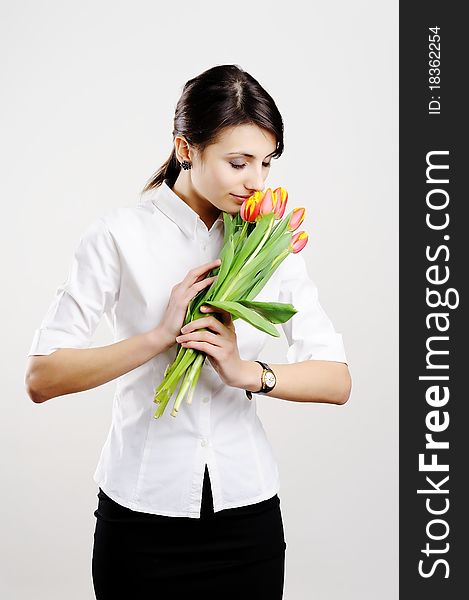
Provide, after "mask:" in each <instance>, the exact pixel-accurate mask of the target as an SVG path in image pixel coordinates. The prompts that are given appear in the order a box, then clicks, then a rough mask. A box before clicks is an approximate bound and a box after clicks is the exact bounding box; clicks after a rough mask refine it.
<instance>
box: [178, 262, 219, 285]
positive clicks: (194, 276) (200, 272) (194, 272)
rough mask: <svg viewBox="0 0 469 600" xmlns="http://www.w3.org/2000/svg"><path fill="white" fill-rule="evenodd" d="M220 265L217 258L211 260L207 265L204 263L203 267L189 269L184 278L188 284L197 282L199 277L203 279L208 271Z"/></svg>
mask: <svg viewBox="0 0 469 600" xmlns="http://www.w3.org/2000/svg"><path fill="white" fill-rule="evenodd" d="M220 265H221V260H220V259H219V258H217V259H216V260H211V261H210V262H209V263H205V264H204V265H201V266H199V267H195V268H194V269H191V270H190V271H189V273H188V274H187V276H186V278H187V279H188V280H189V282H190V283H193V282H194V281H197V280H198V279H199V278H200V277H205V275H206V273H207V271H210V270H211V269H216V268H217V267H219V266H220Z"/></svg>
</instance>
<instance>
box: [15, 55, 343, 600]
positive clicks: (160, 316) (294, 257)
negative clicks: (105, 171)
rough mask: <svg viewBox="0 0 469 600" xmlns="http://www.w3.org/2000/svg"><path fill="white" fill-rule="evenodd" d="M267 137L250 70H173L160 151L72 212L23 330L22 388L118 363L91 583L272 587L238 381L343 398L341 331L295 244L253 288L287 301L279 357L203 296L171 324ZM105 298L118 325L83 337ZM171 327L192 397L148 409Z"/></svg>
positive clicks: (270, 122)
mask: <svg viewBox="0 0 469 600" xmlns="http://www.w3.org/2000/svg"><path fill="white" fill-rule="evenodd" d="M282 152H283V122H282V118H281V115H280V113H279V111H278V109H277V107H276V105H275V103H274V101H273V99H272V98H271V96H270V95H269V94H268V93H267V92H266V91H265V90H264V89H263V88H262V87H261V85H260V84H259V83H258V82H257V81H256V80H255V79H254V78H253V77H252V76H251V75H249V74H248V73H246V72H245V71H243V70H242V69H240V68H239V67H238V66H236V65H221V66H216V67H213V68H211V69H209V70H207V71H205V72H204V73H202V74H201V75H199V76H198V77H195V78H194V79H191V80H190V81H188V82H187V83H186V85H185V86H184V89H183V93H182V95H181V98H180V99H179V101H178V103H177V106H176V112H175V117H174V129H173V149H172V152H171V156H170V157H169V159H168V160H167V161H166V163H165V164H164V165H163V166H162V167H161V168H160V169H159V170H158V171H157V173H156V174H155V175H154V177H153V178H152V179H151V180H150V181H149V182H148V184H147V185H146V187H145V188H144V190H143V192H142V194H141V201H140V203H139V205H138V206H136V207H120V208H115V209H113V210H111V211H110V212H108V213H107V214H106V215H104V216H103V217H101V218H98V219H96V220H95V221H94V222H93V223H92V224H91V225H90V226H89V227H88V229H87V230H86V231H85V233H84V235H83V236H82V238H81V240H80V243H79V244H78V247H77V249H76V251H75V255H74V259H73V262H72V266H71V269H70V273H69V276H68V278H67V280H66V282H65V283H64V284H63V285H62V286H60V287H59V289H58V290H57V293H56V296H55V298H54V301H53V303H52V304H51V306H50V308H49V310H48V312H47V314H46V316H45V318H44V320H43V322H42V324H41V326H40V328H39V329H38V330H36V332H35V336H34V340H33V343H32V346H31V349H30V352H29V356H31V357H32V358H31V359H30V364H29V367H28V373H27V376H26V382H27V388H28V393H29V395H30V397H31V398H32V400H33V401H35V402H44V401H46V400H49V399H50V398H54V397H57V396H61V395H64V394H69V393H72V392H77V391H82V390H87V389H91V388H93V387H96V386H99V385H102V384H103V383H106V382H108V381H111V380H113V379H116V378H117V388H116V393H115V396H114V402H113V413H112V423H111V427H110V430H109V434H108V437H107V440H106V442H105V444H104V447H103V449H102V452H101V456H100V459H99V463H98V466H97V469H96V472H95V474H94V480H95V482H96V483H97V485H98V486H99V493H98V506H97V509H96V511H95V513H94V514H95V516H96V519H97V521H96V529H95V534H94V547H93V558H92V575H93V583H94V588H95V593H96V598H97V599H98V600H108V599H110V598H121V597H122V598H123V597H125V596H124V594H125V595H126V596H128V597H131V598H140V597H142V598H143V597H144V596H143V594H144V593H145V594H149V593H151V594H152V595H153V596H155V595H156V596H157V597H171V598H172V599H175V598H176V599H178V598H187V597H188V594H194V593H195V594H196V597H198V596H197V593H200V594H201V596H200V597H203V598H217V599H218V598H219V597H222V598H224V599H227V598H235V597H236V598H238V597H239V595H240V594H243V595H244V597H247V598H266V599H267V598H268V599H269V600H275V599H280V598H282V596H283V584H284V566H285V549H286V542H285V536H284V530H283V523H282V515H281V510H280V499H279V497H278V491H279V474H278V468H277V463H276V460H275V456H274V453H273V451H272V448H271V446H270V444H269V442H268V440H267V437H266V435H265V431H264V429H263V427H262V424H261V421H260V420H259V418H258V416H257V414H256V402H255V396H252V397H251V398H252V399H250V398H249V395H250V394H248V392H250V393H254V394H256V393H264V394H266V395H268V396H272V397H274V398H279V399H284V400H290V401H294V402H327V403H333V404H343V403H345V402H346V401H347V399H348V397H349V394H350V387H351V379H350V374H349V371H348V367H347V364H346V363H347V361H346V357H345V351H344V346H343V342H342V337H341V335H340V334H339V333H336V332H335V330H334V328H333V326H332V323H331V321H330V320H329V319H328V317H327V315H326V314H325V312H324V311H323V309H322V308H321V306H320V304H319V302H318V292H317V288H316V286H315V284H314V283H313V282H312V281H311V279H310V278H309V277H308V273H307V270H306V266H305V262H304V259H303V258H302V256H301V253H298V254H290V255H289V256H288V257H287V258H286V259H285V260H284V261H283V262H282V263H281V265H280V266H279V268H278V269H277V271H276V272H275V273H274V275H273V276H272V277H271V279H270V280H269V282H268V284H267V285H266V286H265V287H264V288H263V290H262V291H261V292H260V293H259V295H258V296H257V297H256V298H257V299H260V300H271V301H275V300H278V301H280V302H291V303H292V304H293V305H294V306H295V308H296V309H297V311H298V312H297V313H296V314H295V315H294V317H293V318H292V319H290V321H288V322H287V323H285V324H283V325H282V328H283V331H284V332H285V335H286V338H287V341H288V344H289V349H288V354H287V359H288V363H287V364H267V363H265V361H263V360H262V359H261V353H262V349H263V347H264V345H265V343H266V341H267V338H268V336H267V334H264V333H262V332H260V331H259V330H257V329H255V328H254V327H252V326H250V325H248V324H247V323H245V322H244V321H242V320H237V321H236V325H235V323H234V322H233V321H232V319H231V315H230V314H229V313H226V312H224V311H220V310H216V311H215V310H209V311H207V316H206V317H203V318H201V319H199V320H197V321H195V322H192V323H190V324H188V325H186V327H184V328H183V329H182V330H181V328H182V324H183V322H184V318H185V315H186V309H187V306H188V304H189V302H190V301H191V299H192V298H194V296H195V295H196V294H197V293H198V292H199V291H200V290H202V289H204V288H206V287H207V286H209V285H210V284H211V283H212V281H213V276H211V275H210V272H211V271H212V270H213V269H214V268H215V267H217V266H218V265H219V264H220V261H219V260H218V256H219V253H220V250H221V247H222V243H223V233H224V231H223V230H224V223H223V218H222V213H223V212H224V211H225V212H229V213H231V214H234V213H236V212H237V211H239V209H240V206H241V204H242V202H243V198H245V197H247V196H250V195H251V194H252V193H254V192H255V191H256V190H262V189H263V188H264V184H265V180H266V178H267V176H268V173H269V168H270V166H271V162H272V159H273V158H278V157H279V156H280V155H281V154H282ZM210 313H212V314H210ZM215 313H217V314H216V315H215ZM103 315H104V316H105V317H106V318H107V319H108V321H109V323H110V325H111V327H112V329H113V331H114V335H115V339H116V340H117V341H116V342H115V343H114V344H111V345H109V346H104V347H100V348H89V346H90V343H91V339H92V336H93V333H94V331H95V329H96V326H97V325H98V323H99V321H100V319H101V318H102V316H103ZM177 343H181V344H183V345H184V346H185V347H188V348H195V349H198V350H201V351H203V352H205V353H206V354H207V360H206V361H205V364H204V367H203V369H202V373H201V376H200V378H199V381H198V383H197V388H196V392H195V395H194V397H193V400H192V404H191V405H187V404H185V403H183V405H182V406H181V410H180V411H179V413H178V416H177V418H174V417H172V416H171V415H170V408H171V404H170V405H168V407H167V409H166V411H165V413H164V414H163V415H162V416H161V417H160V418H159V419H155V418H154V413H155V410H156V405H155V404H154V403H153V397H154V391H155V388H156V387H157V385H158V384H159V382H160V381H161V380H162V378H163V376H164V371H165V369H166V366H167V365H168V364H169V363H170V362H171V361H172V360H173V358H174V356H175V353H176V347H177ZM264 358H265V357H264ZM265 374H269V378H268V379H267V381H268V385H265V386H264V385H263V379H262V376H263V375H265ZM145 597H148V596H145Z"/></svg>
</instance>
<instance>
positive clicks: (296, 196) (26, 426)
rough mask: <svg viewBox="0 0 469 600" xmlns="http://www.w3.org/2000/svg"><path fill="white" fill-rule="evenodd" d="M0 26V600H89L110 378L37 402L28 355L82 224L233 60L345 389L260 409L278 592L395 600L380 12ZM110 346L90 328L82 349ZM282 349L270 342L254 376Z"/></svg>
mask: <svg viewBox="0 0 469 600" xmlns="http://www.w3.org/2000/svg"><path fill="white" fill-rule="evenodd" d="M0 21H1V25H0V28H1V29H0V45H1V56H2V59H1V60H2V62H1V76H2V82H3V90H4V91H3V93H2V98H1V104H2V106H1V110H0V121H1V130H2V141H1V153H2V156H1V158H2V166H3V175H2V178H1V180H0V185H1V199H2V217H3V218H2V221H3V227H2V242H1V244H2V247H1V252H0V256H1V261H2V265H1V268H2V278H3V281H4V286H3V293H2V297H1V302H2V306H1V309H2V310H1V312H0V314H1V318H2V323H1V330H2V333H3V343H2V344H1V352H2V360H1V365H2V387H3V402H2V418H1V424H0V436H1V437H0V439H1V442H0V444H1V447H0V457H1V458H0V460H1V473H0V476H1V482H2V493H1V502H2V506H1V508H2V510H1V512H0V514H1V517H0V519H1V523H0V529H1V532H2V535H1V538H2V541H1V547H0V595H1V596H2V597H5V598H11V599H12V600H13V599H15V600H16V599H18V600H20V599H23V598H24V599H26V598H32V597H34V598H35V600H59V599H60V600H62V599H63V598H67V600H86V599H92V598H94V594H93V588H92V580H91V552H92V543H93V532H94V526H95V517H94V516H93V511H94V510H95V508H96V505H97V497H96V494H97V491H98V490H97V488H96V485H95V483H94V481H93V480H92V474H93V472H94V469H95V467H96V463H97V461H98V458H99V453H100V451H101V447H102V444H103V443H104V440H105V437H106V434H107V431H108V428H109V425H110V418H111V405H112V396H113V391H114V387H115V382H109V383H108V384H105V385H103V386H101V387H99V388H96V389H93V390H89V391H86V392H82V393H79V394H73V395H68V396H64V397H61V398H55V399H53V400H51V401H49V402H46V403H45V404H43V405H35V404H33V403H32V402H31V400H30V399H29V398H28V396H27V394H26V392H25V389H24V384H23V378H24V372H25V368H26V360H27V359H26V355H27V352H28V350H29V346H30V344H31V341H32V337H33V333H34V329H35V328H37V327H38V326H39V323H40V321H41V319H42V317H43V316H44V314H45V311H46V309H47V307H48V305H49V303H50V302H51V300H52V297H53V294H54V292H55V289H56V287H57V286H58V285H59V283H60V282H62V280H63V279H64V278H65V277H66V275H67V272H68V268H69V265H70V261H71V257H72V252H73V249H74V247H75V246H76V244H77V242H78V240H79V237H80V235H81V234H82V232H83V230H84V228H85V227H86V226H87V225H88V224H89V223H90V222H91V221H92V220H94V219H95V218H96V217H98V216H100V215H102V214H103V213H105V212H106V211H107V210H109V209H112V208H113V207H115V206H127V205H129V206H130V205H134V204H135V203H137V202H138V196H139V192H140V190H141V188H142V187H143V186H144V184H145V182H146V181H147V179H148V178H149V177H150V175H151V174H152V173H153V172H154V170H155V169H156V168H157V167H159V166H160V165H161V163H162V162H163V161H164V160H165V159H166V158H167V156H168V155H169V153H170V150H171V143H172V141H171V129H172V117H173V113H174V108H175V105H176V102H177V99H178V98H179V95H180V93H181V91H182V86H183V84H184V83H185V82H186V80H187V79H189V78H191V77H194V76H195V75H197V74H199V73H201V72H202V71H203V70H205V69H207V68H209V67H211V66H214V65H216V64H225V63H235V64H238V65H240V66H241V67H242V68H244V69H245V70H247V71H248V72H250V73H251V74H252V75H253V76H254V77H256V79H258V80H259V82H260V83H261V85H263V86H264V87H265V88H266V89H267V90H268V91H269V93H270V94H271V95H272V96H273V98H274V99H275V100H276V102H277V105H278V107H279V110H280V112H281V113H282V115H283V118H284V121H285V153H284V155H283V156H282V157H281V158H280V159H279V160H278V161H273V166H272V168H271V171H270V175H269V178H268V180H267V182H266V185H268V186H269V185H270V186H271V187H276V186H277V185H282V186H283V187H285V188H287V190H288V192H289V197H290V202H291V204H292V206H306V207H307V209H308V213H307V217H306V220H305V223H304V228H305V229H306V230H307V231H308V233H309V235H310V240H309V243H308V245H307V246H306V248H305V249H304V251H303V252H304V256H305V258H306V260H307V264H308V270H309V273H310V276H311V277H312V278H313V279H314V281H315V282H316V284H317V285H318V288H319V298H320V301H321V304H322V305H323V307H324V309H325V310H326V312H327V314H328V315H329V317H330V318H331V320H332V322H333V323H334V326H335V329H336V331H338V332H340V333H342V335H343V337H344V342H345V348H346V352H347V356H348V360H349V367H350V370H351V373H352V377H353V390H352V396H351V398H350V400H349V402H348V403H347V404H345V405H344V406H334V405H327V404H313V403H305V404H301V403H297V402H288V401H284V400H278V399H272V398H262V397H258V406H259V414H260V417H261V419H262V421H263V424H264V427H265V429H266V431H267V433H268V435H269V439H270V440H271V443H272V446H273V448H274V451H275V454H276V456H277V459H278V462H279V469H280V477H281V489H280V493H279V496H280V498H281V507H282V513H283V518H284V525H285V533H286V539H287V544H288V549H287V558H286V575H285V594H284V598H285V600H303V599H306V598H308V599H309V598H314V599H315V600H338V599H340V600H343V599H350V600H352V599H357V600H358V599H359V600H367V599H370V600H375V599H376V598H380V600H388V599H394V598H397V597H398V396H397V378H398V353H397V348H398V321H397V319H398V308H397V306H398V305H397V302H398V221H397V220H398V203H397V175H398V173H397V168H398V165H397V142H398V130H397V120H398V113H397V99H398V84H397V66H398V51H397V43H398V8H397V2H390V1H387V2H379V3H378V2H372V1H371V0H370V1H356V0H355V1H354V2H347V1H346V0H341V1H336V2H333V1H332V2H328V3H324V2H272V1H271V0H269V1H268V2H261V1H257V2H246V1H244V0H243V1H242V0H236V2H230V3H220V2H214V1H210V2H187V1H178V2H177V3H175V4H173V5H172V6H169V5H166V6H165V5H163V4H162V3H157V2H150V1H148V2H139V1H133V2H104V1H101V2H96V1H93V2H90V1H81V2H64V1H60V2H59V1H55V2H54V1H50V0H49V1H42V2H39V3H38V2H32V1H29V2H21V1H20V2H16V3H8V4H7V3H3V4H2V18H1V20H0ZM112 341H113V340H112V337H111V334H110V332H109V331H108V329H107V325H106V324H105V323H104V321H102V322H101V323H100V325H99V327H98V330H97V332H96V335H95V338H94V341H93V345H96V346H99V345H104V344H109V343H112ZM286 348H287V344H286V341H285V339H284V338H283V337H282V338H281V339H280V340H279V339H277V340H274V339H272V340H269V345H268V346H267V349H266V351H265V353H264V354H263V360H266V361H267V362H273V363H275V362H285V352H286ZM155 592H157V590H155Z"/></svg>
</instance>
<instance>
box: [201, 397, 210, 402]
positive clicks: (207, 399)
mask: <svg viewBox="0 0 469 600" xmlns="http://www.w3.org/2000/svg"><path fill="white" fill-rule="evenodd" d="M209 400H210V398H204V399H203V400H202V402H208V401H209Z"/></svg>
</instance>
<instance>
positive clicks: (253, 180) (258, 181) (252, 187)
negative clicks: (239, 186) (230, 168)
mask: <svg viewBox="0 0 469 600" xmlns="http://www.w3.org/2000/svg"><path fill="white" fill-rule="evenodd" d="M244 187H245V188H246V190H247V192H246V193H247V194H254V192H257V191H261V190H262V188H263V187H264V177H263V176H262V170H259V171H258V170H256V171H254V172H251V173H249V174H248V175H247V177H246V181H245V182H244Z"/></svg>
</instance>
